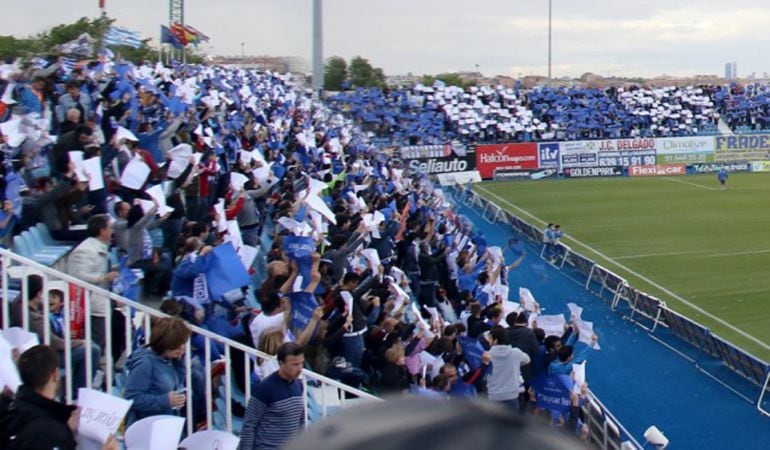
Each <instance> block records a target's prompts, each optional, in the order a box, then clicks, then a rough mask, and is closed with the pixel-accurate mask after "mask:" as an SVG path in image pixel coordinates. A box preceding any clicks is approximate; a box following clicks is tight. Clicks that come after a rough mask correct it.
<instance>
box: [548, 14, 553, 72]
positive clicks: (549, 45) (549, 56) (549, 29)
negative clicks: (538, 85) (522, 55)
mask: <svg viewBox="0 0 770 450" xmlns="http://www.w3.org/2000/svg"><path fill="white" fill-rule="evenodd" d="M552 1H553V0H548V79H549V80H550V79H551V22H552V15H551V10H552Z"/></svg>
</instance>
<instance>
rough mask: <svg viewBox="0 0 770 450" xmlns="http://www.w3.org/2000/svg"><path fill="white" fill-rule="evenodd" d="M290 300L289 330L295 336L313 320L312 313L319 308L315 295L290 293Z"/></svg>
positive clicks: (301, 292) (299, 292)
mask: <svg viewBox="0 0 770 450" xmlns="http://www.w3.org/2000/svg"><path fill="white" fill-rule="evenodd" d="M289 300H291V329H292V330H293V331H294V333H295V334H297V333H300V332H301V331H302V330H304V329H305V328H306V327H307V325H308V324H309V323H310V319H312V318H313V311H314V310H315V309H316V308H317V307H318V306H319V305H318V301H317V300H316V298H315V295H313V293H311V292H303V291H298V292H292V293H290V294H289Z"/></svg>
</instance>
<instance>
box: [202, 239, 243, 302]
mask: <svg viewBox="0 0 770 450" xmlns="http://www.w3.org/2000/svg"><path fill="white" fill-rule="evenodd" d="M208 257H209V259H210V260H209V264H208V267H207V268H206V272H205V273H206V283H207V284H208V288H209V294H210V298H211V299H212V300H219V299H221V298H222V296H223V295H224V294H225V293H227V292H230V291H233V290H235V289H240V288H241V287H243V286H248V285H249V284H250V283H251V279H250V278H249V274H248V272H246V269H245V268H244V267H243V263H242V262H241V258H240V256H238V254H237V253H236V252H235V248H233V244H232V243H230V242H225V243H224V244H222V245H219V246H217V247H216V248H214V250H212V252H211V253H209V254H208Z"/></svg>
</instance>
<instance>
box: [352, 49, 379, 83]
mask: <svg viewBox="0 0 770 450" xmlns="http://www.w3.org/2000/svg"><path fill="white" fill-rule="evenodd" d="M348 75H349V77H350V84H352V85H353V86H361V87H370V86H376V87H384V86H385V73H384V72H383V71H382V69H380V68H374V67H372V65H371V64H370V63H369V61H368V60H367V59H365V58H362V57H360V56H356V57H354V58H353V59H352V60H350V66H349V67H348Z"/></svg>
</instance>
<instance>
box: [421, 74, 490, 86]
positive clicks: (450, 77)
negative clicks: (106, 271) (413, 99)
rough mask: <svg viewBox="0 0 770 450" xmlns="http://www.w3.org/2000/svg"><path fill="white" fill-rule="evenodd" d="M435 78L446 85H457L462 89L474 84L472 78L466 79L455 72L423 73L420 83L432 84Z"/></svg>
mask: <svg viewBox="0 0 770 450" xmlns="http://www.w3.org/2000/svg"><path fill="white" fill-rule="evenodd" d="M436 80H440V81H443V82H444V84H446V85H447V86H459V87H461V88H463V89H467V88H469V87H471V86H475V85H476V82H475V81H474V80H466V79H464V78H463V77H461V76H460V75H459V74H457V73H440V74H438V75H423V77H422V79H421V80H420V83H422V84H424V85H425V86H432V85H433V83H434V82H435V81H436Z"/></svg>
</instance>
